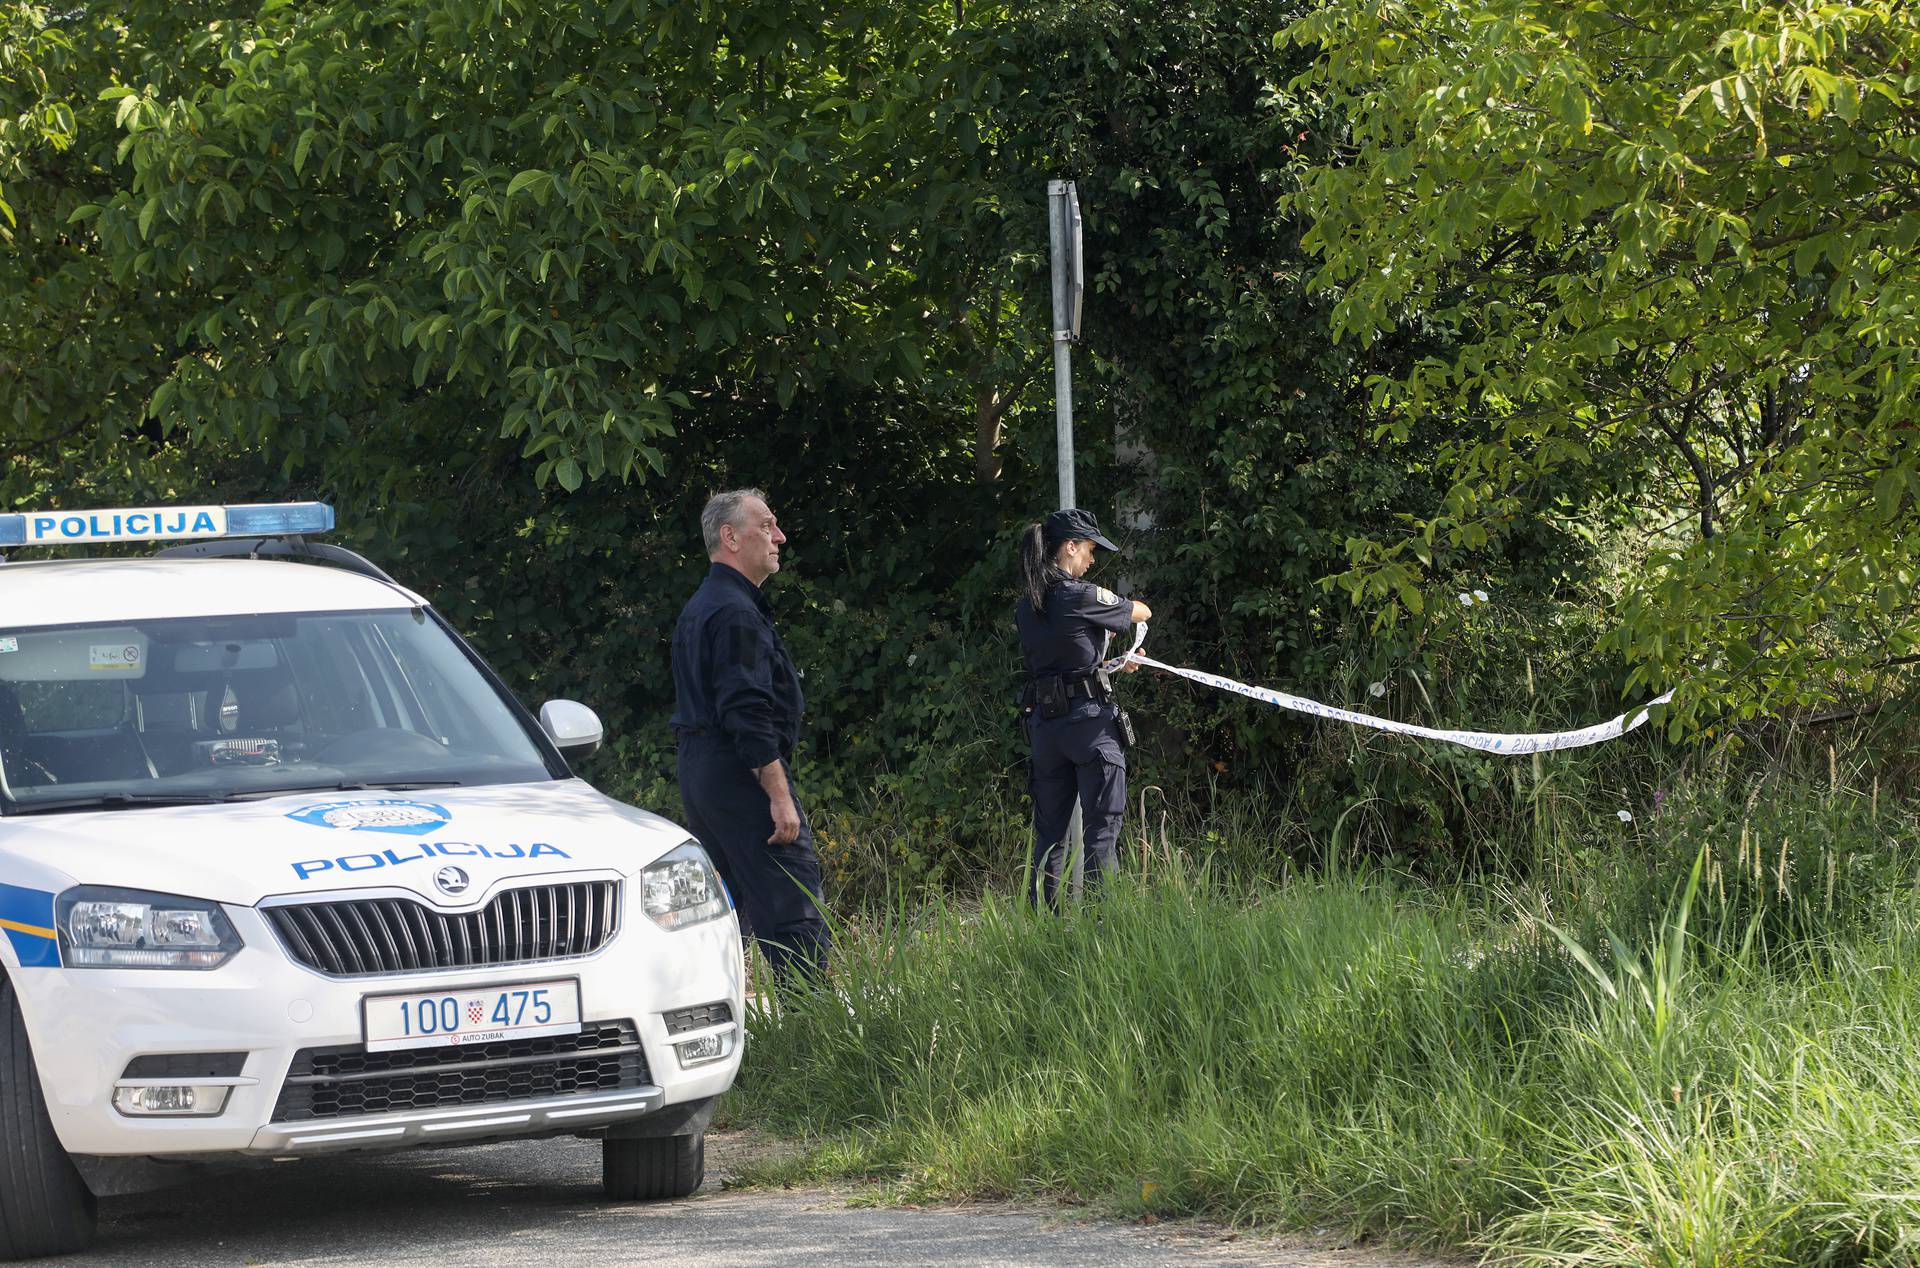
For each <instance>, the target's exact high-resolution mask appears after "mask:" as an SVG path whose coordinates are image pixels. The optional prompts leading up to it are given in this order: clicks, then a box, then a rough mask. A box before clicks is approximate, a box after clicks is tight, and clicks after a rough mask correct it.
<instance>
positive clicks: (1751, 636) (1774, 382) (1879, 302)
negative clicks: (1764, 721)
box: [1284, 0, 1920, 726]
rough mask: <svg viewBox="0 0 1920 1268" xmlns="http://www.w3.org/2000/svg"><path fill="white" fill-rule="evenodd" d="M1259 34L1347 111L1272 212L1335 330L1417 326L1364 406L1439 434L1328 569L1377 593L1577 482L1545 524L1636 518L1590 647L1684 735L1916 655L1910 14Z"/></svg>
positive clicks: (1413, 17)
mask: <svg viewBox="0 0 1920 1268" xmlns="http://www.w3.org/2000/svg"><path fill="white" fill-rule="evenodd" d="M1284 38H1285V39H1287V40H1289V41H1291V42H1294V43H1299V44H1304V45H1312V46H1314V47H1315V48H1317V50H1318V51H1319V53H1320V57H1319V60H1318V61H1317V62H1316V63H1315V65H1314V68H1313V69H1312V71H1311V72H1310V73H1309V74H1307V75H1306V76H1305V77H1303V79H1302V80H1301V81H1300V83H1299V85H1298V87H1299V89H1300V91H1302V92H1307V93H1311V94H1314V95H1317V96H1319V97H1321V98H1322V99H1324V100H1325V101H1326V102H1327V104H1328V105H1329V106H1330V107H1331V108H1334V109H1337V110H1338V111H1340V112H1342V114H1343V115H1344V116H1345V118H1346V120H1347V126H1348V129H1349V131H1348V143H1347V144H1346V145H1345V146H1343V147H1342V149H1341V150H1340V151H1339V152H1338V153H1337V154H1334V155H1331V156H1329V157H1328V158H1327V160H1326V161H1324V162H1322V163H1321V164H1320V165H1319V166H1318V167H1317V168H1316V169H1315V170H1314V172H1313V173H1312V174H1311V175H1310V177H1309V178H1308V179H1307V181H1306V183H1305V186H1304V189H1303V191H1302V192H1301V194H1300V195H1299V196H1298V198H1297V199H1296V200H1295V201H1294V204H1293V205H1295V206H1296V207H1298V208H1299V209H1300V210H1301V211H1302V212H1303V213H1305V214H1307V215H1309V216H1310V217H1311V218H1312V221H1313V229H1312V231H1311V233H1310V234H1309V236H1308V238H1307V244H1308V246H1309V247H1310V248H1311V249H1312V250H1313V251H1314V252H1316V253H1317V255H1318V256H1319V259H1320V267H1319V271H1318V274H1317V278H1316V281H1317V284H1318V285H1319V286H1321V287H1324V288H1326V289H1327V290H1329V291H1331V292H1332V293H1333V299H1334V302H1333V307H1332V321H1333V326H1334V329H1335V330H1336V331H1337V332H1339V333H1340V334H1342V335H1344V336H1348V337H1352V338H1355V339H1358V340H1360V341H1362V342H1369V341H1372V340H1375V339H1377V338H1380V337H1381V336H1382V335H1384V334H1385V333H1387V332H1389V331H1395V330H1404V329H1407V328H1409V327H1411V328H1416V329H1418V330H1420V331H1422V332H1426V333H1427V334H1429V335H1431V336H1433V337H1434V338H1435V339H1436V340H1437V342H1438V343H1439V344H1440V345H1442V347H1441V349H1440V350H1437V351H1434V352H1433V353H1432V354H1431V355H1427V356H1423V357H1422V358H1421V359H1420V360H1419V361H1418V362H1417V363H1415V364H1413V365H1412V366H1410V367H1409V368H1408V369H1406V370H1405V371H1404V372H1401V373H1396V374H1392V375H1388V376H1382V377H1378V378H1376V379H1375V380H1374V382H1373V403H1374V404H1375V406H1376V407H1377V408H1378V410H1379V412H1380V429H1381V435H1382V436H1383V438H1390V439H1398V438H1404V437H1405V436H1407V435H1408V434H1409V429H1410V427H1411V426H1412V425H1413V424H1414V423H1415V421H1416V420H1423V419H1440V420H1443V421H1444V422H1445V423H1446V425H1447V427H1448V429H1449V430H1450V431H1452V432H1454V433H1455V439H1454V440H1453V441H1452V442H1451V443H1450V444H1449V445H1448V446H1447V448H1446V450H1445V452H1444V453H1443V454H1442V455H1441V462H1442V465H1443V469H1444V470H1445V471H1446V472H1447V474H1448V475H1449V477H1450V479H1451V491H1450V493H1449V495H1448V498H1447V501H1446V504H1445V505H1444V506H1443V507H1441V508H1440V509H1439V510H1437V511H1436V512H1435V513H1434V514H1431V515H1428V516H1425V517H1423V518H1422V519H1421V520H1420V521H1419V522H1418V523H1417V524H1416V525H1415V526H1414V528H1413V531H1411V532H1405V533H1396V534H1389V535H1372V536H1368V537H1365V538H1361V539H1356V540H1355V541H1354V542H1353V543H1351V549H1352V561H1353V565H1354V566H1353V567H1352V569H1351V570H1350V571H1349V572H1348V574H1347V576H1346V580H1347V582H1348V585H1349V587H1350V588H1351V589H1352V590H1353V591H1354V592H1355V593H1356V594H1358V595H1361V596H1364V597H1368V598H1379V599H1384V600H1386V601H1387V602H1389V603H1392V602H1394V601H1396V600H1398V599H1403V598H1404V597H1405V596H1407V595H1408V594H1409V593H1411V592H1412V590H1413V589H1414V587H1416V586H1417V585H1418V584H1419V583H1420V581H1421V580H1422V579H1423V578H1424V577H1425V576H1427V575H1428V573H1429V571H1430V570H1431V569H1433V568H1435V567H1436V566H1442V565H1443V564H1444V563H1446V562H1447V561H1456V562H1457V560H1458V559H1459V558H1460V557H1461V556H1462V555H1463V554H1467V555H1470V554H1471V553H1472V552H1475V551H1477V550H1479V549H1481V548H1482V547H1484V546H1486V545H1487V544H1488V543H1491V542H1497V541H1499V540H1500V539H1502V538H1503V537H1506V536H1508V535H1510V534H1512V533H1513V532H1514V531H1516V529H1517V528H1519V527H1520V526H1521V525H1522V524H1524V523H1526V522H1527V517H1528V513H1529V510H1530V508H1531V506H1532V504H1533V502H1534V500H1535V499H1536V498H1537V497H1538V494H1539V491H1540V490H1541V489H1542V488H1543V487H1549V486H1550V485H1551V484H1552V482H1553V481H1555V480H1556V479H1565V478H1566V477H1567V476H1568V474H1569V473H1572V474H1573V475H1574V476H1575V477H1576V479H1575V481H1574V487H1575V488H1576V489H1589V490H1591V491H1592V492H1593V493H1595V494H1596V496H1572V497H1565V498H1563V499H1562V500H1561V504H1560V506H1559V509H1558V517H1559V519H1560V521H1561V523H1562V524H1563V525H1564V527H1565V529H1566V531H1568V532H1576V533H1593V532H1604V531H1607V530H1608V529H1609V528H1610V527H1611V526H1615V525H1622V524H1624V525H1625V526H1627V527H1629V528H1631V529H1632V530H1634V532H1635V533H1636V534H1637V535H1638V538H1639V546H1638V554H1637V556H1636V558H1635V559H1634V560H1633V564H1632V566H1631V567H1630V569H1629V570H1628V576H1629V582H1628V584H1627V585H1626V587H1625V591H1624V594H1623V595H1622V597H1621V601H1620V603H1619V606H1618V624H1617V630H1616V634H1615V636H1614V637H1615V642H1616V645H1617V647H1618V648H1619V649H1620V650H1621V651H1623V652H1624V653H1625V654H1626V655H1627V656H1628V657H1629V658H1631V660H1632V661H1634V662H1635V663H1636V665H1637V668H1636V670H1635V677H1636V678H1637V679H1638V680H1639V681H1640V682H1642V683H1644V684H1646V685H1648V686H1653V685H1659V684H1670V683H1678V684H1680V685H1681V689H1682V695H1681V698H1680V701H1679V702H1678V706H1677V710H1676V712H1675V713H1674V714H1673V715H1672V720H1673V722H1674V724H1675V725H1676V726H1680V725H1683V724H1684V723H1685V722H1687V721H1690V720H1691V721H1695V722H1699V721H1703V720H1705V719H1707V718H1709V717H1711V716H1713V715H1714V714H1715V713H1717V712H1719V711H1720V710H1723V709H1725V710H1728V711H1731V712H1732V713H1733V714H1735V715H1736V716H1750V715H1752V714H1754V713H1756V712H1760V711H1769V710H1776V709H1780V708H1784V707H1788V706H1791V705H1793V704H1796V703H1804V702H1808V701H1811V700H1815V699H1820V698H1823V697H1826V696H1828V695H1830V694H1831V693H1832V692H1833V691H1834V690H1836V688H1837V687H1845V686H1853V687H1858V688H1862V689H1865V690H1869V691H1873V690H1883V689H1884V686H1883V685H1881V684H1877V683H1876V682H1875V681H1874V671H1875V670H1876V669H1879V668H1883V667H1884V666H1885V665H1886V664H1887V663H1888V662H1891V661H1898V660H1900V659H1902V658H1906V657H1910V656H1911V655H1912V654H1913V652H1914V651H1915V645H1916V641H1917V640H1920V621H1917V620H1916V615H1917V614H1916V608H1915V604H1914V601H1913V591H1914V582H1915V579H1916V575H1917V574H1920V446H1916V444H1915V432H1914V430H1913V424H1914V408H1915V404H1916V396H1917V395H1920V374H1917V373H1916V371H1917V370H1920V11H1917V10H1916V9H1915V8H1914V7H1913V6H1912V5H1909V4H1906V3H1903V2H1902V0H1862V2H1859V3H1822V4H1759V3H1751V2H1748V0H1680V2H1679V3H1653V2H1652V0H1617V2H1616V0H1595V2H1594V3H1581V4H1574V5H1565V4H1558V3H1546V2H1545V0H1486V2H1485V3H1475V4H1471V5H1467V4H1461V3H1457V2H1456V0H1332V2H1331V3H1329V4H1327V5H1326V6H1325V7H1323V8H1321V9H1319V10H1317V11H1316V12H1313V13H1311V14H1308V15H1307V16H1306V17H1304V18H1303V19H1302V20H1301V21H1299V22H1298V23H1296V24H1294V25H1293V26H1292V27H1291V28H1290V29H1289V30H1288V32H1287V33H1286V35H1285V37H1284ZM1476 424H1483V425H1484V426H1485V427H1486V428H1487V429H1488V430H1487V431H1485V432H1484V433H1482V432H1480V431H1479V430H1478V428H1477V427H1476Z"/></svg>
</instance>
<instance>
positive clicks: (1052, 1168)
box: [737, 789, 1920, 1265]
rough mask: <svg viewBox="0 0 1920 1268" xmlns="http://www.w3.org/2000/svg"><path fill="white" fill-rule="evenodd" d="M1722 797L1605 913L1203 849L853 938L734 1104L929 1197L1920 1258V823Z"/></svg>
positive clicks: (1687, 1259)
mask: <svg viewBox="0 0 1920 1268" xmlns="http://www.w3.org/2000/svg"><path fill="white" fill-rule="evenodd" d="M1724 804H1725V799H1724V797H1718V796H1717V797H1716V798H1715V799H1709V798H1704V797H1703V798H1699V799H1696V802H1695V803H1694V804H1693V805H1692V806H1691V808H1690V806H1689V805H1687V804H1680V805H1677V806H1674V807H1672V808H1671V811H1670V813H1669V814H1668V816H1667V819H1666V824H1665V826H1662V827H1658V828H1655V829H1651V830H1648V831H1647V832H1646V833H1645V834H1644V835H1643V836H1642V838H1640V839H1638V840H1637V841H1636V843H1635V845H1634V846H1633V848H1632V849H1630V850H1623V851H1622V852H1621V853H1620V854H1619V856H1618V857H1617V858H1616V859H1615V861H1614V863H1613V865H1612V874H1611V876H1610V879H1609V882H1608V884H1606V885H1604V886H1602V885H1593V886H1590V889H1591V895H1592V896H1591V898H1590V899H1588V900H1586V901H1585V902H1584V904H1583V909H1580V910H1563V909H1562V908H1561V907H1560V906H1558V905H1556V897H1555V895H1554V894H1553V893H1552V892H1550V891H1547V890H1533V891H1522V892H1518V893H1515V892H1507V893H1496V892H1494V891H1492V890H1490V889H1487V888H1482V887H1474V886H1460V887H1454V888H1452V889H1449V890H1446V891H1434V890H1427V889H1415V888H1413V887H1410V886H1406V885H1403V884H1400V883H1396V882H1394V881H1392V880H1391V879H1387V878H1380V877H1368V876H1341V877H1331V878H1320V879H1312V880H1296V881H1294V882H1292V883H1289V884H1285V885H1273V884H1268V885H1261V886H1245V885H1241V884H1234V883H1228V882H1227V881H1226V880H1225V879H1224V878H1222V877H1220V876H1217V875H1213V874H1210V872H1209V871H1208V869H1207V868H1206V867H1204V866H1189V867H1185V868H1178V869H1174V870H1172V871H1170V872H1168V871H1163V872H1162V873H1161V874H1160V875H1159V876H1158V878H1157V879H1156V880H1155V881H1154V882H1153V883H1151V884H1148V885H1139V884H1133V883H1127V884H1122V885H1120V886H1119V887H1117V888H1116V889H1115V890H1114V891H1113V892H1111V893H1110V894H1108V895H1107V896H1106V897H1105V898H1103V899H1102V901H1100V902H1099V903H1098V904H1096V905H1093V906H1091V907H1089V908H1087V909H1084V910H1081V911H1079V912H1076V913H1074V914H1072V915H1070V916H1068V917H1066V918H1064V919H1052V918H1042V917H1036V916H1034V915H1031V914H1029V913H1028V912H1026V911H1025V910H1024V909H1022V908H1021V907H1020V906H1019V905H1018V904H1016V903H1011V902H1007V901H1004V900H1000V899H997V898H994V897H992V896H989V897H988V898H986V899H985V900H983V901H982V902H980V903H977V904H969V905H967V906H965V907H961V906H957V905H945V906H943V905H941V904H938V903H935V904H933V905H931V906H926V907H920V908H915V909H913V910H904V909H902V910H897V911H895V912H894V913H893V914H892V915H891V916H888V917H884V918H879V919H874V920H871V921H868V922H866V923H864V924H863V925H861V926H859V927H857V928H850V929H848V930H846V931H845V932H844V934H843V938H842V943H841V946H840V949H839V962H838V968H837V970H836V981H835V986H836V990H835V991H833V992H820V993H817V994H815V995H813V996H811V997H806V998H802V999H798V1000H794V1001H790V1002H788V1003H787V1004H786V1005H785V1006H784V1007H783V1008H781V1009H780V1010H779V1011H778V1012H777V1014H766V1015H761V1016H757V1017H755V1018H754V1019H753V1020H752V1032H753V1048H752V1050H751V1056H750V1059H749V1062H748V1066H749V1070H748V1074H747V1077H746V1079H745V1081H744V1082H743V1085H742V1088H741V1090H740V1094H739V1098H738V1104H737V1112H738V1113H739V1114H740V1115H741V1117H743V1118H744V1119H745V1120H747V1121H750V1122H755V1123H758V1124H761V1125H764V1126H768V1127H772V1128H774V1129H777V1130H780V1131H784V1132H788V1133H792V1134H797V1135H802V1136H806V1137H810V1138H813V1139H815V1140H819V1141H821V1142H823V1143H822V1145H821V1147H820V1148H818V1149H816V1150H815V1151H814V1152H813V1153H812V1155H811V1160H810V1162H809V1164H808V1165H809V1166H810V1167H811V1168H812V1169H813V1170H814V1171H815V1172H816V1173H817V1174H823V1175H824V1174H834V1175H845V1174H858V1175H880V1176H884V1177H887V1178H888V1179H890V1180H891V1181H892V1182H894V1183H895V1184H896V1185H897V1186H898V1188H899V1191H900V1192H902V1193H903V1194H904V1195H907V1196H1005V1195H1028V1194H1035V1193H1047V1194H1053V1195H1058V1196H1064V1197H1069V1198H1075V1199H1082V1200H1088V1201H1092V1202H1095V1203H1098V1204H1101V1205H1103V1206H1106V1207H1108V1208H1110V1209H1113V1210H1116V1211H1119V1212H1123V1213H1137V1212H1141V1211H1147V1210H1150V1211H1154V1212H1157V1213H1162V1214H1173V1213H1201V1214H1207V1215H1212V1216H1216V1217H1224V1218H1228V1219H1233V1220H1241V1221H1249V1222H1271V1223H1277V1224H1283V1225H1301V1224H1306V1223H1309V1222H1312V1223H1326V1222H1329V1221H1332V1222H1337V1223H1341V1224H1344V1225H1346V1226H1348V1227H1351V1228H1354V1229H1356V1230H1373V1231H1384V1232H1389V1233H1392V1234H1394V1235H1395V1236H1399V1237H1411V1238H1413V1239H1416V1240H1425V1241H1429V1242H1432V1243H1437V1244H1447V1245H1454V1246H1465V1247H1471V1248H1475V1249H1478V1250H1481V1251H1484V1252H1486V1253H1487V1254H1488V1257H1489V1258H1490V1259H1492V1260H1493V1261H1495V1262H1511V1263H1565V1264H1572V1263H1580V1264H1622V1265H1626V1264H1634V1265H1643V1264H1675V1265H1679V1264H1687V1265H1699V1264H1736V1263H1737V1264H1779V1265H1807V1264H1824V1263H1832V1264H1854V1263H1862V1262H1890V1263H1906V1262H1914V1261H1916V1260H1920V1183H1916V1181H1915V1177H1916V1176H1920V1042H1916V1040H1917V1039H1920V1033H1917V1032H1920V914H1916V912H1917V910H1920V909H1917V908H1916V904H1915V903H1914V901H1913V900H1914V898H1915V897H1916V896H1920V895H1916V893H1915V892H1914V889H1913V884H1912V880H1911V877H1912V873H1911V871H1910V870H1908V868H1909V863H1910V860H1911V858H1912V852H1911V850H1910V848H1909V846H1908V845H1907V844H1905V843H1909V842H1911V840H1912V839H1913V837H1912V832H1911V827H1910V825H1909V824H1907V823H1906V822H1905V821H1904V820H1902V821H1901V822H1899V823H1897V824H1896V823H1892V822H1891V821H1890V820H1889V819H1887V818H1886V817H1885V816H1883V814H1882V808H1881V807H1880V806H1879V804H1878V801H1877V798H1876V799H1875V802H1874V804H1873V805H1872V806H1871V807H1870V808H1869V807H1868V806H1867V805H1866V804H1865V802H1864V800H1863V799H1859V798H1850V797H1840V796H1836V795H1835V794H1834V793H1833V792H1832V791H1831V790H1827V791H1824V792H1814V791H1811V790H1808V789H1797V790H1795V789H1790V790H1786V791H1785V792H1781V793H1777V794H1776V795H1774V796H1771V797H1768V798H1748V799H1747V804H1746V807H1745V810H1744V812H1743V811H1742V810H1741V808H1740V806H1739V804H1738V803H1737V802H1735V803H1734V804H1733V808H1732V810H1731V811H1730V812H1728V813H1725V814H1722V815H1719V816H1717V817H1716V816H1714V815H1711V814H1707V813H1705V811H1704V810H1703V809H1702V807H1706V806H1709V805H1724ZM1795 834H1798V835H1800V836H1801V837H1802V840H1801V841H1800V842H1799V843H1798V844H1796V843H1795V841H1794V840H1793V839H1792V837H1793V835H1795ZM1810 843H1811V844H1810ZM1809 849H1811V851H1812V852H1811V853H1809V852H1808V851H1809ZM1695 864H1698V866H1697V868H1696V867H1695V866H1694V865H1695ZM1649 896H1652V897H1649ZM1556 929H1557V930H1559V932H1558V933H1556V932H1555V930H1556ZM1563 935H1564V936H1563ZM1571 948H1577V950H1575V949H1571Z"/></svg>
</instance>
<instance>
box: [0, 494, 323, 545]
mask: <svg viewBox="0 0 1920 1268" xmlns="http://www.w3.org/2000/svg"><path fill="white" fill-rule="evenodd" d="M332 527H333V508H332V507H331V506H328V505H327V504H326V503H325V502H268V503H260V504H258V505H253V506H153V507H146V506H133V507H119V508H116V509H112V510H102V511H27V512H24V513H22V514H18V515H0V546H87V545H94V544H98V543H103V542H164V541H178V540H180V539H182V538H208V537H284V536H286V535H288V534H290V533H324V532H327V531H328V530H329V529H331V528H332Z"/></svg>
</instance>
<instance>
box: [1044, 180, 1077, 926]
mask: <svg viewBox="0 0 1920 1268" xmlns="http://www.w3.org/2000/svg"><path fill="white" fill-rule="evenodd" d="M1047 236H1048V238H1049V240H1050V242H1051V245H1052V248H1053V416H1054V439H1055V446H1056V451H1057V453H1058V456H1059V467H1060V507H1061V509H1062V510H1065V509H1066V508H1067V507H1070V506H1074V505H1076V502H1075V499H1074V490H1073V341H1074V340H1076V339H1078V338H1079V337H1080V312H1081V308H1082V306H1083V302H1084V299H1085V296H1086V268H1085V266H1084V264H1083V263H1082V261H1081V256H1080V192H1079V190H1078V189H1076V188H1075V186H1074V183H1073V182H1072V181H1048V182H1047ZM1062 848H1063V849H1064V850H1065V851H1066V859H1065V860H1064V861H1065V868H1064V869H1063V870H1064V871H1065V876H1064V877H1063V878H1062V879H1063V880H1064V881H1065V882H1066V886H1067V891H1068V892H1069V893H1070V894H1072V895H1073V896H1074V897H1075V898H1078V897H1079V896H1080V891H1081V888H1082V881H1083V877H1084V874H1085V865H1086V859H1085V855H1086V841H1085V838H1084V836H1083V832H1082V828H1081V823H1080V799H1079V798H1078V797H1075V798H1074V801H1073V816H1072V817H1071V818H1070V819H1068V821H1067V839H1066V841H1065V842H1064V843H1063V846H1062ZM1034 883H1035V884H1039V883H1040V879H1039V878H1038V877H1035V878H1034Z"/></svg>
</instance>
